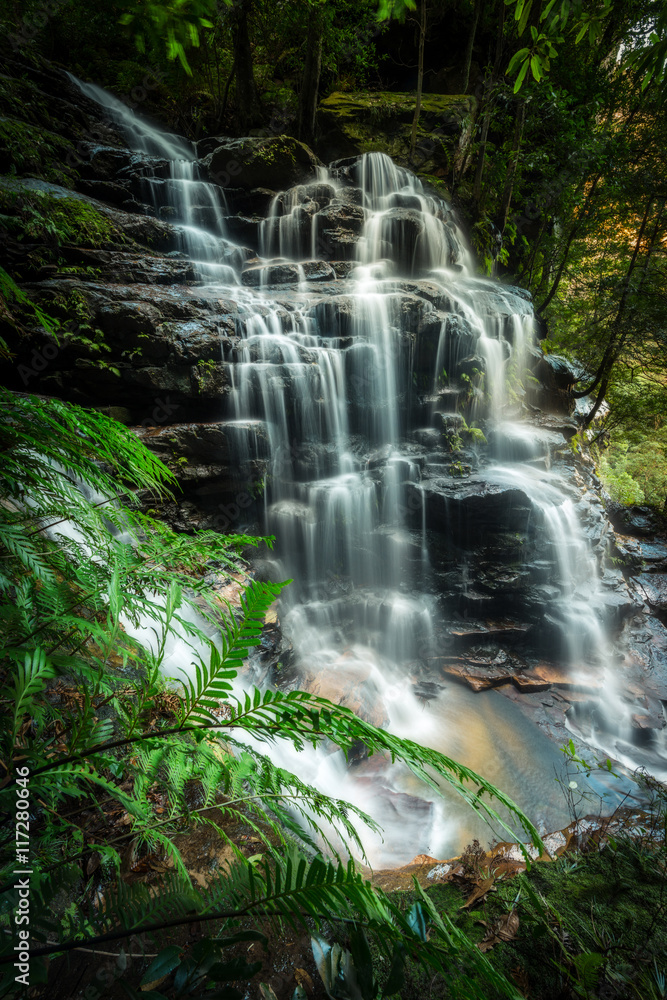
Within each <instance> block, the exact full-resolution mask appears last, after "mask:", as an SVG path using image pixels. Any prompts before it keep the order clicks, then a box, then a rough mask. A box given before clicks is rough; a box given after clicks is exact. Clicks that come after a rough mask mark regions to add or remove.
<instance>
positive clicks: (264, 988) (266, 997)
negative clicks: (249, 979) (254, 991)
mask: <svg viewBox="0 0 667 1000" xmlns="http://www.w3.org/2000/svg"><path fill="white" fill-rule="evenodd" d="M259 992H260V993H261V995H262V1000H278V997H277V996H276V995H275V993H274V992H273V990H272V989H271V987H270V986H269V984H268V983H260V984H259Z"/></svg>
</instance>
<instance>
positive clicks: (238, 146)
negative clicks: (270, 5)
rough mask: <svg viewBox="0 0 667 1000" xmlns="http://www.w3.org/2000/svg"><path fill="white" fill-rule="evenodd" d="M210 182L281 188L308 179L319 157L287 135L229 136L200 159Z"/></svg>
mask: <svg viewBox="0 0 667 1000" xmlns="http://www.w3.org/2000/svg"><path fill="white" fill-rule="evenodd" d="M204 163H205V164H206V166H207V168H208V173H209V178H210V180H212V181H213V182H217V183H220V184H222V185H223V186H226V185H230V186H232V187H243V188H248V189H252V188H269V189H270V190H273V191H284V190H285V189H286V188H288V187H291V186H292V185H293V184H298V183H299V182H300V181H304V180H312V179H313V178H314V176H315V172H316V168H317V166H318V165H319V160H318V159H317V157H316V156H315V154H314V153H313V152H312V150H311V149H309V148H308V146H306V145H305V144H304V143H303V142H299V140H298V139H294V138H293V137H292V136H289V135H277V136H270V137H254V136H248V137H246V138H243V139H230V140H228V141H227V142H226V143H224V145H222V144H221V145H220V146H218V148H217V149H215V150H214V151H213V152H212V153H210V154H209V155H208V156H207V157H206V158H205V160H204Z"/></svg>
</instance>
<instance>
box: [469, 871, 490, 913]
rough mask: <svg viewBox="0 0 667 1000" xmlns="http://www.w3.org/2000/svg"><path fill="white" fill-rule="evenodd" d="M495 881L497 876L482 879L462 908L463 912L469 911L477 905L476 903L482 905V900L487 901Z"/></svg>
mask: <svg viewBox="0 0 667 1000" xmlns="http://www.w3.org/2000/svg"><path fill="white" fill-rule="evenodd" d="M495 881H496V878H495V875H489V877H488V878H485V879H482V881H481V882H478V883H477V885H476V886H475V888H474V889H473V891H472V892H471V893H470V895H469V896H468V898H467V900H466V901H465V903H464V904H463V906H462V907H461V908H462V909H463V910H469V909H470V907H471V906H474V905H475V903H480V902H481V901H482V900H484V899H486V897H487V896H488V894H489V893H490V892H491V890H492V889H493V888H494V885H493V883H494V882H495Z"/></svg>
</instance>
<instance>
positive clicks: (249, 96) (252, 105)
mask: <svg viewBox="0 0 667 1000" xmlns="http://www.w3.org/2000/svg"><path fill="white" fill-rule="evenodd" d="M251 8H252V0H236V2H235V3H234V5H233V6H232V9H231V17H232V38H233V41H234V66H235V69H236V113H237V116H238V119H239V125H240V126H241V128H242V129H245V128H252V127H253V126H254V125H257V124H258V123H259V122H260V121H261V118H262V110H261V106H260V103H259V94H258V92H257V84H256V83H255V75H254V73H253V66H252V49H251V47H250V33H249V31H248V17H249V14H250V10H251Z"/></svg>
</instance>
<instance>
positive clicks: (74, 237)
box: [0, 180, 126, 247]
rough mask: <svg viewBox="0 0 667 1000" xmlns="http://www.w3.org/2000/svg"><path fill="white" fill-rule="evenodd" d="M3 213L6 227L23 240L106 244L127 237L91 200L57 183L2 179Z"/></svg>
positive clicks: (57, 243)
mask: <svg viewBox="0 0 667 1000" xmlns="http://www.w3.org/2000/svg"><path fill="white" fill-rule="evenodd" d="M0 213H1V215H2V220H1V221H2V225H3V227H4V228H6V229H7V230H8V231H9V233H10V234H11V235H12V236H13V237H14V239H17V240H18V241H19V242H23V241H25V242H29V243H43V244H46V245H54V246H63V245H65V244H70V245H75V246H78V245H81V246H88V247H104V246H109V245H116V244H118V243H123V242H125V239H126V238H125V235H124V233H123V231H122V230H121V229H120V228H119V227H117V226H116V225H114V223H113V222H112V221H111V220H110V219H109V218H108V217H107V216H106V214H104V213H103V212H101V211H99V210H98V209H97V207H96V206H95V205H93V204H91V203H90V201H88V200H87V199H85V198H83V197H81V196H80V195H78V196H77V195H72V196H71V197H69V196H68V194H67V192H66V191H64V190H63V189H62V188H61V187H60V188H58V187H56V186H55V185H50V184H43V185H42V186H41V187H38V186H37V185H36V184H35V183H34V182H33V184H31V185H27V184H21V183H20V182H12V181H5V182H4V183H2V181H1V180H0Z"/></svg>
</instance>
